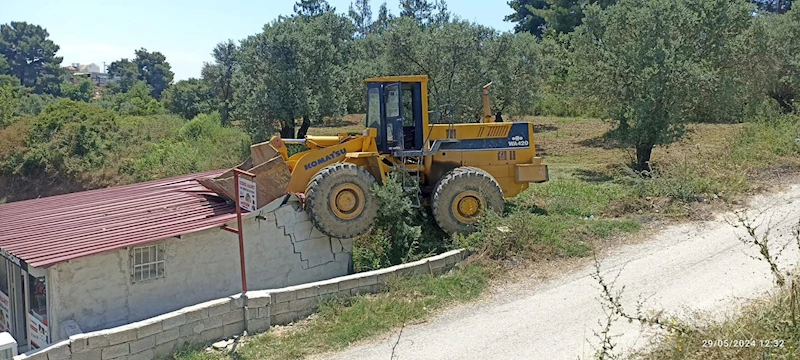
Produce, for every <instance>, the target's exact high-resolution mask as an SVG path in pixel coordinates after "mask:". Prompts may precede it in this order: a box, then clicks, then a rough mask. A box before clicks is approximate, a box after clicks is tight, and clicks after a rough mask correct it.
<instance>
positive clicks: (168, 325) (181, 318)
mask: <svg viewBox="0 0 800 360" xmlns="http://www.w3.org/2000/svg"><path fill="white" fill-rule="evenodd" d="M183 324H186V314H183V313H181V314H176V315H174V316H170V317H168V318H165V319H164V320H162V321H161V329H162V330H170V329H172V328H177V327H178V326H181V325H183Z"/></svg>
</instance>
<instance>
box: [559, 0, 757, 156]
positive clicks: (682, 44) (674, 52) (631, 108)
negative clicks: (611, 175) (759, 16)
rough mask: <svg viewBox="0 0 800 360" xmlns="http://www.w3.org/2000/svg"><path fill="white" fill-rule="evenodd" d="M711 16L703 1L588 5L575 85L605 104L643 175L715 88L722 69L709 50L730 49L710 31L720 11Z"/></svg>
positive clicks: (579, 34) (576, 47)
mask: <svg viewBox="0 0 800 360" xmlns="http://www.w3.org/2000/svg"><path fill="white" fill-rule="evenodd" d="M715 3H720V4H718V5H720V6H723V5H725V4H722V2H715ZM726 3H728V4H735V2H726ZM743 9H744V8H743ZM709 10H712V9H709V7H708V6H703V5H702V1H701V0H692V1H680V0H663V1H660V0H646V1H635V0H622V1H619V2H618V3H617V4H616V5H615V6H611V7H609V8H607V9H606V10H601V9H600V7H599V6H589V7H587V9H586V17H585V18H584V21H583V24H582V25H581V26H579V27H578V28H577V29H576V31H575V32H574V33H572V36H571V39H570V40H571V46H572V50H573V52H572V58H571V61H572V64H573V66H572V67H571V69H570V76H571V77H572V81H573V82H574V83H576V84H580V87H581V88H582V89H583V90H584V92H585V93H586V94H587V95H594V96H597V97H598V98H599V99H600V100H601V102H602V103H603V104H605V106H606V108H607V109H606V110H607V113H608V116H609V117H611V119H613V120H614V121H615V122H616V129H615V130H614V131H613V132H612V134H613V135H615V136H616V137H617V139H619V140H620V141H621V142H622V143H623V144H624V145H626V146H630V147H633V148H635V149H636V164H635V167H636V169H637V170H646V171H649V170H651V168H650V157H651V154H652V151H653V148H654V147H655V146H657V145H665V144H669V143H671V142H674V141H677V140H679V139H680V138H681V137H682V136H683V135H684V134H685V124H686V121H687V120H689V119H692V118H696V115H697V113H698V109H699V106H700V105H701V104H700V103H699V102H698V101H696V99H697V98H706V99H708V98H709V97H708V96H706V94H705V91H708V89H713V88H714V86H713V84H714V79H715V76H717V75H718V72H717V70H718V69H719V66H718V63H715V62H714V60H715V53H714V52H713V51H712V50H707V49H713V48H714V47H715V46H725V45H724V43H723V42H722V40H720V38H721V37H722V36H723V35H724V34H722V33H720V34H717V33H714V32H712V31H709V30H710V29H711V27H709V26H707V24H708V23H714V21H713V19H711V20H710V19H709V17H713V16H718V15H719V14H720V13H719V11H709ZM724 30H726V29H721V30H720V31H724ZM717 35H720V36H717ZM715 41H717V42H718V43H714V42H715ZM712 98H713V97H712Z"/></svg>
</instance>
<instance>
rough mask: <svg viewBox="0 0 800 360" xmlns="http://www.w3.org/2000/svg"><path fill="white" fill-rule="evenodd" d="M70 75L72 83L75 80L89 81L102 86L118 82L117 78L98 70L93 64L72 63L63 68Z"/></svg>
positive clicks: (98, 67)
mask: <svg viewBox="0 0 800 360" xmlns="http://www.w3.org/2000/svg"><path fill="white" fill-rule="evenodd" d="M65 69H66V70H67V71H69V73H70V80H71V81H72V82H73V83H74V82H75V79H77V78H81V77H84V78H87V79H90V80H91V81H92V82H93V83H94V84H95V85H103V84H106V83H110V82H115V81H119V80H120V78H119V77H118V76H113V77H112V76H111V75H109V74H108V73H106V72H103V71H101V70H100V66H98V65H97V64H95V63H91V64H78V63H74V64H72V65H71V66H67V67H65Z"/></svg>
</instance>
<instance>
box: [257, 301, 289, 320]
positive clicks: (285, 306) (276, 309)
mask: <svg viewBox="0 0 800 360" xmlns="http://www.w3.org/2000/svg"><path fill="white" fill-rule="evenodd" d="M295 301H297V300H295ZM289 304H291V302H283V303H280V304H275V305H272V306H270V307H269V309H270V310H269V312H271V313H272V315H278V314H284V313H287V312H289ZM261 309H264V308H259V310H258V312H259V313H258V317H260V318H262V317H264V316H262V315H261V312H262V310H261Z"/></svg>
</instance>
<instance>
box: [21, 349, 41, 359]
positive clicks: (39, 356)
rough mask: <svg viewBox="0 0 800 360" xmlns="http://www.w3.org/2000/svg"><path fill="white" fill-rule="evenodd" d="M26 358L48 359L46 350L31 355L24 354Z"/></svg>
mask: <svg viewBox="0 0 800 360" xmlns="http://www.w3.org/2000/svg"><path fill="white" fill-rule="evenodd" d="M24 356H25V358H24V359H25V360H47V352H46V351H39V352H37V353H33V354H30V355H24Z"/></svg>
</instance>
